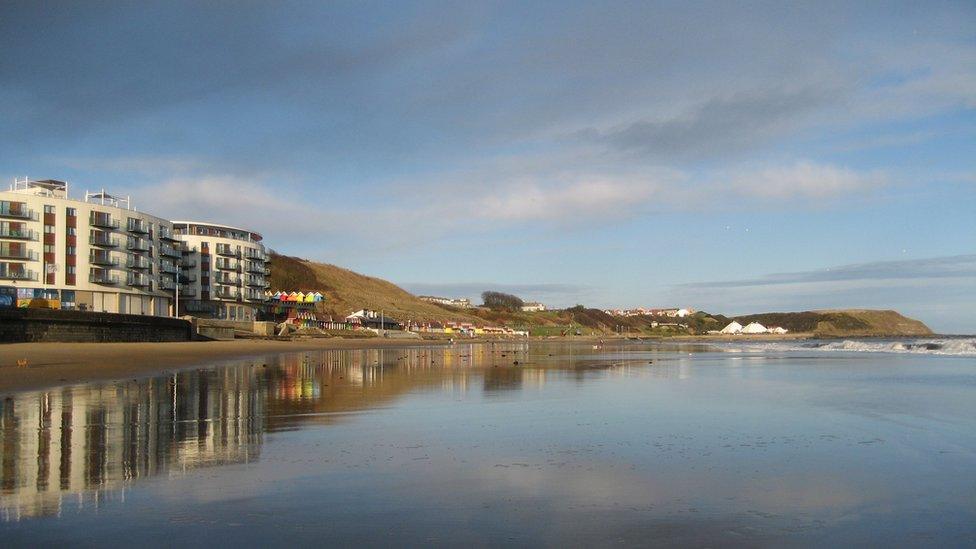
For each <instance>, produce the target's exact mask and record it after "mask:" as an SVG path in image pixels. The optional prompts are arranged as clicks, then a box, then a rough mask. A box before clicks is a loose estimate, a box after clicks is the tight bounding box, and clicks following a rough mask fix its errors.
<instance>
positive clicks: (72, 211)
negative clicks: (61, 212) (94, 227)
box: [65, 208, 78, 217]
mask: <svg viewBox="0 0 976 549" xmlns="http://www.w3.org/2000/svg"><path fill="white" fill-rule="evenodd" d="M65 212H66V213H67V215H68V216H69V217H75V216H76V215H78V210H76V209H74V208H68V209H67V210H65Z"/></svg>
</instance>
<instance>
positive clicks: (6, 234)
mask: <svg viewBox="0 0 976 549" xmlns="http://www.w3.org/2000/svg"><path fill="white" fill-rule="evenodd" d="M179 249H180V242H179V240H178V239H177V237H176V236H175V234H174V232H173V224H172V223H171V222H169V221H167V220H165V219H162V218H159V217H156V216H153V215H150V214H147V213H144V212H139V211H136V210H135V208H133V207H132V205H131V204H130V201H129V199H128V198H122V197H116V196H112V195H109V194H108V193H106V192H105V191H104V190H103V191H100V192H97V193H88V192H86V193H85V198H84V200H74V199H71V198H69V196H68V185H67V183H65V182H63V181H55V180H42V181H33V180H30V179H26V178H25V179H23V180H14V184H13V185H11V186H10V188H9V190H7V191H0V306H26V303H25V301H26V302H30V301H31V300H35V299H43V300H49V302H55V306H60V307H61V308H65V309H80V310H89V311H98V312H111V313H129V314H144V315H157V316H167V315H172V314H174V313H175V311H174V309H173V307H174V297H175V293H176V288H177V284H178V283H177V274H178V272H179V271H178V269H177V267H176V265H177V262H178V261H179V260H180V257H181V254H180V251H179Z"/></svg>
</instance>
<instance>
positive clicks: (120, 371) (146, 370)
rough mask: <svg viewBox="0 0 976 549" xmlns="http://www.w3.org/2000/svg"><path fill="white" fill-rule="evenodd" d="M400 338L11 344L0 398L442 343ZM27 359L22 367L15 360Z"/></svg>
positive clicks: (0, 364)
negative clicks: (263, 360)
mask: <svg viewBox="0 0 976 549" xmlns="http://www.w3.org/2000/svg"><path fill="white" fill-rule="evenodd" d="M446 344H447V342H446V341H421V340H403V339H378V338H377V339H340V338H329V339H299V340H294V341H272V340H234V341H206V342H203V341H194V342H185V343H13V344H9V345H0V394H4V393H12V392H16V391H22V390H27V389H39V388H43V387H51V386H56V385H61V384H65V383H81V382H87V381H94V380H105V379H119V378H124V377H139V376H146V375H151V374H156V373H159V372H160V371H163V370H167V369H178V368H189V367H194V366H199V365H202V364H208V363H213V362H214V361H221V360H230V359H235V358H243V357H260V356H263V355H273V354H277V353H289V352H299V351H309V350H328V349H379V348H387V347H418V346H430V345H446ZM23 360H26V361H27V366H26V367H20V366H18V361H23Z"/></svg>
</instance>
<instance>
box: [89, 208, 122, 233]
mask: <svg viewBox="0 0 976 549" xmlns="http://www.w3.org/2000/svg"><path fill="white" fill-rule="evenodd" d="M88 224H89V225H91V226H92V227H101V228H103V229H109V230H113V229H118V228H119V222H118V220H115V219H112V216H111V215H109V214H103V213H99V212H92V213H91V215H89V216H88Z"/></svg>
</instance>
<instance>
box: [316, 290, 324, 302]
mask: <svg viewBox="0 0 976 549" xmlns="http://www.w3.org/2000/svg"><path fill="white" fill-rule="evenodd" d="M314 295H315V301H316V302H319V301H322V299H323V297H324V296H323V295H322V294H321V293H320V292H315V294H314Z"/></svg>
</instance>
